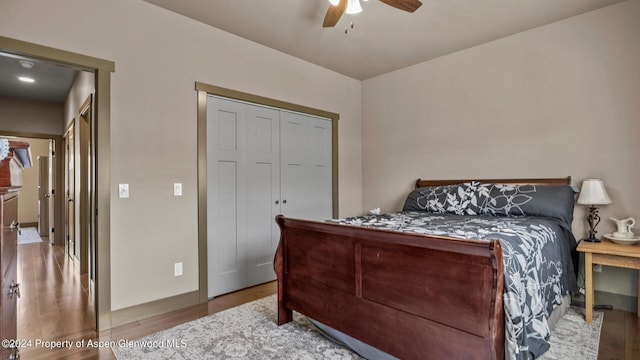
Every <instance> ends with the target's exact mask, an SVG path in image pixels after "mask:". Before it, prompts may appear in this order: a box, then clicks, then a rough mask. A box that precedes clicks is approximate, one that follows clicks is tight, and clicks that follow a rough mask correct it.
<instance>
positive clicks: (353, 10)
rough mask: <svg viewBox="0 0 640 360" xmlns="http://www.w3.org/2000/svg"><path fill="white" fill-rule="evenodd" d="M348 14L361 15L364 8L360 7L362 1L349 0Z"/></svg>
mask: <svg viewBox="0 0 640 360" xmlns="http://www.w3.org/2000/svg"><path fill="white" fill-rule="evenodd" d="M345 12H346V13H347V14H349V15H352V14H359V13H361V12H362V6H360V0H347V10H346V11H345Z"/></svg>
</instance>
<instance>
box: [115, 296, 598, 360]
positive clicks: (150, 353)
mask: <svg viewBox="0 0 640 360" xmlns="http://www.w3.org/2000/svg"><path fill="white" fill-rule="evenodd" d="M578 311H580V310H579V309H578V310H577V311H576V310H575V309H573V308H571V309H569V310H568V312H567V314H566V315H565V316H564V317H563V318H562V319H560V320H559V321H558V323H557V324H556V328H555V330H554V332H553V333H552V337H551V343H552V345H551V350H549V351H548V352H547V353H546V354H545V355H544V356H543V359H546V360H555V359H563V360H566V359H580V360H589V359H593V360H596V359H597V357H598V340H599V339H600V329H601V327H602V318H603V315H602V313H599V312H595V313H594V316H593V317H594V319H593V323H591V324H587V323H585V322H584V317H583V316H582V315H581V314H580V313H578ZM118 345H120V346H118V347H115V348H112V350H113V352H114V354H115V355H116V358H118V359H119V360H124V359H127V360H130V359H131V360H137V359H140V360H143V359H144V360H146V359H361V357H359V356H358V355H357V354H355V353H353V352H351V351H350V350H348V349H345V348H343V347H342V346H340V345H337V344H335V343H333V342H331V341H329V340H327V338H325V337H324V336H323V335H321V334H320V332H318V331H317V330H316V329H315V327H314V326H313V325H312V324H311V323H310V322H309V321H308V320H307V319H306V317H304V316H301V315H299V314H297V313H296V312H294V321H292V322H290V323H288V324H285V325H282V326H277V325H276V296H275V295H272V296H268V297H266V298H263V299H260V300H256V301H253V302H250V303H247V304H244V305H240V306H238V307H235V308H232V309H229V310H226V311H223V312H220V313H217V314H213V315H210V316H207V317H204V318H200V319H198V320H194V321H191V322H188V323H185V324H182V325H178V326H176V327H174V328H171V329H168V330H164V331H161V332H157V333H155V334H151V335H149V336H145V337H143V338H141V339H139V340H134V341H130V342H127V343H126V346H122V345H123V343H119V344H118Z"/></svg>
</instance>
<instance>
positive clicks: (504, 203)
mask: <svg viewBox="0 0 640 360" xmlns="http://www.w3.org/2000/svg"><path fill="white" fill-rule="evenodd" d="M574 201H575V191H574V189H573V188H572V187H571V186H569V185H545V186H535V185H507V184H493V185H490V191H489V194H488V198H487V200H486V205H485V206H484V209H483V210H482V213H483V214H490V215H502V216H504V215H507V216H539V217H547V218H555V219H559V220H561V221H563V222H564V223H565V224H568V225H569V227H570V226H571V222H572V221H573V207H574Z"/></svg>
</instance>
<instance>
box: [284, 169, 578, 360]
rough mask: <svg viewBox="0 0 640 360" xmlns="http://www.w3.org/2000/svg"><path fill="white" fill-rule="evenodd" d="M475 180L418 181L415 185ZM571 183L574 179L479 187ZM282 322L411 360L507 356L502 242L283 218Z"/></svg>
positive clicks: (538, 180)
mask: <svg viewBox="0 0 640 360" xmlns="http://www.w3.org/2000/svg"><path fill="white" fill-rule="evenodd" d="M468 181H471V180H436V181H426V180H418V181H417V182H416V187H424V186H434V185H448V184H459V183H462V182H468ZM474 181H481V182H487V183H500V184H519V185H522V184H534V185H566V184H570V183H571V178H570V177H567V178H553V179H506V180H505V179H496V180H474ZM276 222H277V223H278V225H279V226H280V229H281V237H280V244H279V245H278V249H277V251H276V254H275V259H274V268H275V272H276V275H277V277H278V325H282V324H285V323H287V322H289V321H291V320H292V315H293V314H292V311H293V310H295V311H297V312H299V313H301V314H304V315H306V316H308V317H310V318H312V319H315V320H317V321H319V322H321V323H323V324H325V325H328V326H330V327H332V328H334V329H336V330H339V331H341V332H343V333H345V334H347V335H350V336H352V337H354V338H356V339H359V340H361V341H363V342H365V343H367V344H370V345H372V346H374V347H376V348H378V349H380V350H382V351H385V352H387V353H389V354H391V355H394V356H397V357H399V358H402V359H426V358H433V359H463V358H464V359H503V358H504V310H503V302H502V294H503V288H504V278H503V276H504V275H503V262H502V251H501V247H500V242H498V241H495V240H494V241H474V240H460V239H453V238H448V237H441V236H427V235H420V234H412V233H403V232H396V231H388V230H381V229H373V228H365V227H358V226H348V225H340V224H335V223H329V222H317V221H308V220H299V219H291V218H286V217H284V216H282V215H279V216H277V217H276Z"/></svg>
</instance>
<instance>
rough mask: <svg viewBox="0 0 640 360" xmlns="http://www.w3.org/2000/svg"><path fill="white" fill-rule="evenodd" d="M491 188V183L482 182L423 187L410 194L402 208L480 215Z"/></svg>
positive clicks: (404, 209) (405, 209)
mask: <svg viewBox="0 0 640 360" xmlns="http://www.w3.org/2000/svg"><path fill="white" fill-rule="evenodd" d="M490 189H491V185H489V184H482V183H480V182H470V183H462V184H457V185H444V186H427V187H421V188H417V189H415V190H413V191H412V192H411V193H410V194H409V196H408V197H407V200H406V201H405V203H404V207H403V209H402V210H403V211H427V212H432V213H440V214H442V213H452V214H458V215H479V214H481V213H482V210H483V207H484V204H485V203H486V200H487V199H488V196H489V191H490Z"/></svg>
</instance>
